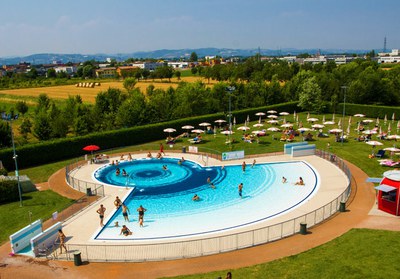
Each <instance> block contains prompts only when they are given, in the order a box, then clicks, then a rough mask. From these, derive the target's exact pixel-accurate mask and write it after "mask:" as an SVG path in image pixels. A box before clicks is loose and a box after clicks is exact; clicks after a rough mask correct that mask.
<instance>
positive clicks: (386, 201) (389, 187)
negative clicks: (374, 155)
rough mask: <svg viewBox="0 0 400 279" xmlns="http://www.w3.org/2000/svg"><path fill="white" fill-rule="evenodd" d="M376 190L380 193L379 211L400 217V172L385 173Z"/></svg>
mask: <svg viewBox="0 0 400 279" xmlns="http://www.w3.org/2000/svg"><path fill="white" fill-rule="evenodd" d="M375 189H377V190H379V192H378V209H380V210H382V211H385V212H387V213H390V214H393V215H396V216H399V215H400V195H399V191H400V170H391V171H386V172H384V173H383V179H382V181H381V184H380V185H379V186H377V187H375Z"/></svg>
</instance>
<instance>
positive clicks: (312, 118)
mask: <svg viewBox="0 0 400 279" xmlns="http://www.w3.org/2000/svg"><path fill="white" fill-rule="evenodd" d="M318 120H319V119H318V118H315V117H311V118H307V121H308V122H315V121H318Z"/></svg>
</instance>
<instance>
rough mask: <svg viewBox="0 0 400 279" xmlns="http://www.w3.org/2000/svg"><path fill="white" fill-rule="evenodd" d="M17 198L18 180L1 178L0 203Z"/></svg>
mask: <svg viewBox="0 0 400 279" xmlns="http://www.w3.org/2000/svg"><path fill="white" fill-rule="evenodd" d="M17 200H19V192H18V183H17V181H14V180H0V204H3V203H7V202H14V201H17Z"/></svg>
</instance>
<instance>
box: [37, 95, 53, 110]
mask: <svg viewBox="0 0 400 279" xmlns="http://www.w3.org/2000/svg"><path fill="white" fill-rule="evenodd" d="M49 107H50V98H49V97H48V96H47V94H44V93H42V94H40V95H39V96H38V105H37V107H36V109H35V111H36V113H38V112H39V111H40V110H45V111H46V110H47V109H48V108H49Z"/></svg>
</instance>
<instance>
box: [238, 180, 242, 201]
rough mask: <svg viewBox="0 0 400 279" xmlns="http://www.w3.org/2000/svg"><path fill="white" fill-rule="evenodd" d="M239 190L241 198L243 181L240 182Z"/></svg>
mask: <svg viewBox="0 0 400 279" xmlns="http://www.w3.org/2000/svg"><path fill="white" fill-rule="evenodd" d="M238 190H239V196H240V198H242V191H243V183H240V184H239V186H238Z"/></svg>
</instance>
